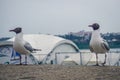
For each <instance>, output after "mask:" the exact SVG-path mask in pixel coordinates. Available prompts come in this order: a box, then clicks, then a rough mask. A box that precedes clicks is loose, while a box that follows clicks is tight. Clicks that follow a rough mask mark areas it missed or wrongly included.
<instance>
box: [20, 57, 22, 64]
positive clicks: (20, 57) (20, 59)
mask: <svg viewBox="0 0 120 80" xmlns="http://www.w3.org/2000/svg"><path fill="white" fill-rule="evenodd" d="M21 59H22V56H21V55H20V65H22V61H21Z"/></svg>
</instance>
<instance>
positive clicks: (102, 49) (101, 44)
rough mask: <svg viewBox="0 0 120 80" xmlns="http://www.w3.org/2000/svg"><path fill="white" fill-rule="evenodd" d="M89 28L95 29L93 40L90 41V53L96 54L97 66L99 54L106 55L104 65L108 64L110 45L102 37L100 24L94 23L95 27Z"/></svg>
mask: <svg viewBox="0 0 120 80" xmlns="http://www.w3.org/2000/svg"><path fill="white" fill-rule="evenodd" d="M89 27H92V28H93V32H92V36H91V40H90V51H91V52H94V53H96V65H98V55H97V54H105V61H104V63H103V65H104V64H105V63H106V57H107V55H106V52H108V51H109V49H110V48H109V45H108V43H107V42H106V40H104V39H103V38H102V37H101V35H100V29H99V27H100V26H99V24H97V23H94V24H93V25H89Z"/></svg>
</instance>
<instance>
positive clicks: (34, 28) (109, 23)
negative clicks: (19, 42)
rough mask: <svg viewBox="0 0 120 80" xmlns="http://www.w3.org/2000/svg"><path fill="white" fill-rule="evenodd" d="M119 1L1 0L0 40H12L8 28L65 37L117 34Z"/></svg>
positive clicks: (119, 12) (118, 28)
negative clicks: (94, 29) (98, 28)
mask: <svg viewBox="0 0 120 80" xmlns="http://www.w3.org/2000/svg"><path fill="white" fill-rule="evenodd" d="M119 8H120V0H0V37H11V36H14V35H15V34H14V33H10V32H9V30H10V29H14V28H15V27H22V28H23V31H24V33H27V34H32V33H35V34H36V33H44V34H56V35H57V34H66V33H68V32H78V31H80V30H86V31H92V29H90V28H89V27H88V25H89V24H92V23H95V22H97V23H99V24H100V25H101V32H102V33H106V32H120V9H119Z"/></svg>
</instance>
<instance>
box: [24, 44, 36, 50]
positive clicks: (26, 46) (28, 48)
mask: <svg viewBox="0 0 120 80" xmlns="http://www.w3.org/2000/svg"><path fill="white" fill-rule="evenodd" d="M24 47H25V49H27V50H28V51H30V52H32V51H33V50H34V49H33V48H32V46H31V45H30V43H28V42H25V45H24Z"/></svg>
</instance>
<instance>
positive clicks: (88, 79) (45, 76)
mask: <svg viewBox="0 0 120 80" xmlns="http://www.w3.org/2000/svg"><path fill="white" fill-rule="evenodd" d="M0 80H120V67H118V66H79V65H77V66H65V65H64V66H63V65H0Z"/></svg>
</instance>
